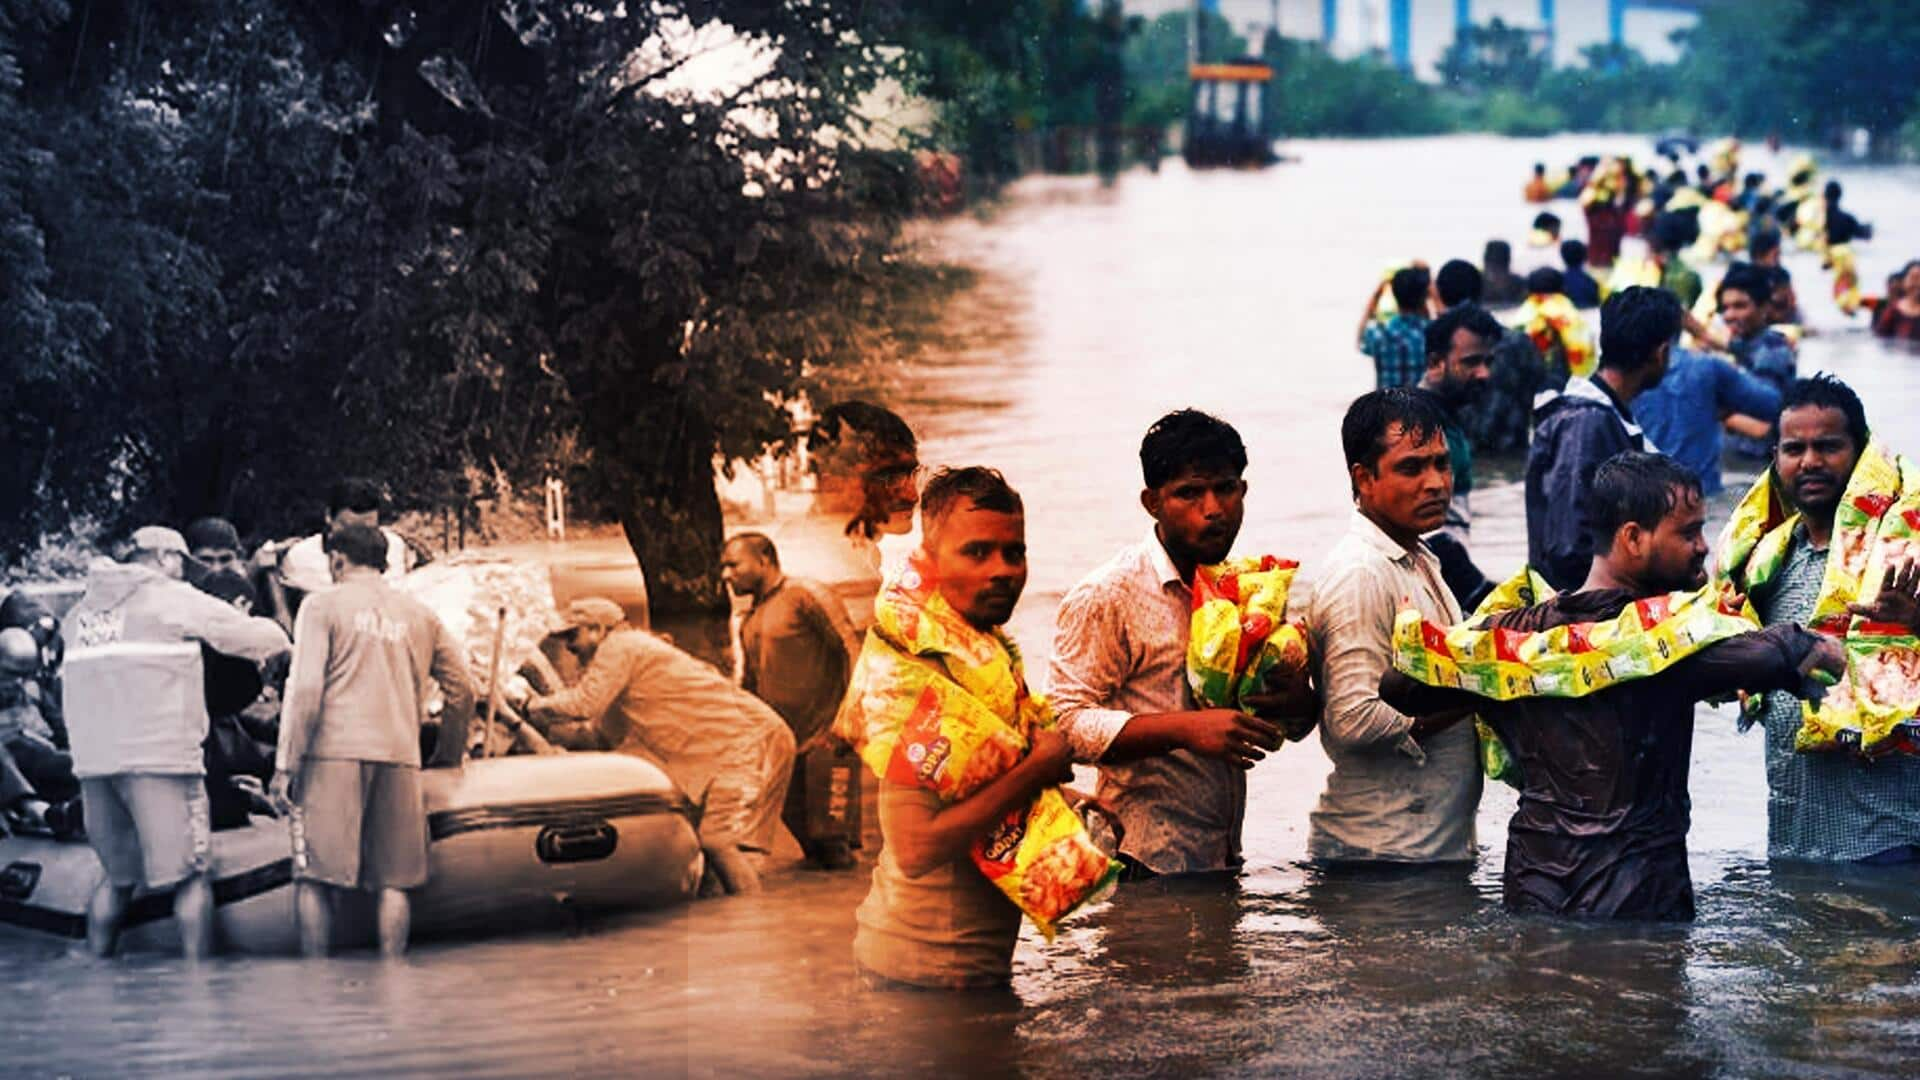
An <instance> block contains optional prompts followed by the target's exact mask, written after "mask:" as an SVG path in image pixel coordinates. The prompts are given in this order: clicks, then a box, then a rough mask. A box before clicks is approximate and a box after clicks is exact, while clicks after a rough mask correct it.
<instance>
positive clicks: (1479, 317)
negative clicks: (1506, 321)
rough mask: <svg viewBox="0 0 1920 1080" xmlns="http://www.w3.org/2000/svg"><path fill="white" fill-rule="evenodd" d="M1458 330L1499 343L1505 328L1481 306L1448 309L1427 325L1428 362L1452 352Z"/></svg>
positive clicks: (1464, 305) (1466, 305)
mask: <svg viewBox="0 0 1920 1080" xmlns="http://www.w3.org/2000/svg"><path fill="white" fill-rule="evenodd" d="M1457 330H1467V331H1471V332H1472V334H1473V336H1474V337H1477V338H1483V339H1485V340H1487V341H1499V340H1500V335H1501V333H1503V331H1504V328H1503V327H1501V325H1500V320H1499V319H1496V318H1494V317H1493V315H1492V314H1491V313H1489V312H1488V311H1487V309H1486V308H1483V307H1481V306H1480V305H1479V304H1461V305H1460V306H1459V307H1456V308H1448V309H1447V311H1446V313H1445V314H1443V315H1441V316H1440V317H1439V318H1437V319H1435V320H1433V321H1432V322H1430V323H1428V324H1427V360H1428V362H1432V361H1434V360H1437V359H1441V358H1443V357H1445V356H1446V355H1447V353H1448V352H1450V351H1452V349H1453V335H1454V332H1455V331H1457Z"/></svg>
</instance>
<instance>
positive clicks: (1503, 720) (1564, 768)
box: [1380, 451, 1845, 919]
mask: <svg viewBox="0 0 1920 1080" xmlns="http://www.w3.org/2000/svg"><path fill="white" fill-rule="evenodd" d="M1587 517H1588V520H1590V521H1591V522H1592V523H1593V529H1594V537H1593V544H1594V551H1595V556H1594V560H1593V565H1592V567H1591V568H1590V569H1589V570H1588V572H1587V578H1586V581H1585V582H1583V583H1582V584H1581V586H1580V588H1579V589H1577V590H1573V591H1570V592H1563V593H1560V594H1558V595H1555V596H1550V597H1547V598H1545V599H1544V600H1543V601H1542V602H1540V603H1538V604H1535V605H1533V606H1532V607H1527V608H1522V609H1519V610H1516V611H1503V612H1499V613H1497V614H1494V615H1492V616H1489V617H1488V618H1487V619H1486V620H1485V625H1487V626H1490V627H1497V628H1500V629H1506V630H1517V631H1527V632H1532V631H1540V630H1546V629H1549V628H1551V627H1555V626H1563V625H1566V624H1569V623H1588V622H1596V621H1600V620H1604V619H1612V618H1615V617H1616V616H1618V615H1619V614H1620V612H1621V611H1623V610H1625V608H1626V607H1627V605H1629V604H1632V603H1634V602H1635V601H1638V600H1643V599H1645V598H1647V597H1650V596H1659V595H1662V594H1665V593H1669V592H1673V591H1675V590H1680V589H1691V588H1697V587H1699V586H1700V585H1702V584H1705V582H1706V577H1707V575H1706V562H1707V550H1708V549H1707V541H1706V536H1705V531H1704V530H1705V526H1706V505H1705V502H1704V500H1703V499H1702V497H1701V494H1700V481H1699V479H1698V478H1697V477H1696V476H1694V475H1693V473H1692V472H1690V471H1689V470H1688V469H1687V468H1686V467H1684V466H1682V465H1680V464H1679V463H1678V462H1675V461H1674V460H1673V459H1672V458H1669V457H1666V456H1664V455H1661V454H1642V453H1634V452H1631V451H1629V452H1628V453H1624V454H1621V455H1619V456H1617V457H1614V458H1612V459H1611V460H1609V461H1607V462H1606V463H1605V464H1603V465H1601V466H1600V468H1599V469H1598V470H1596V471H1595V472H1594V475H1593V490H1592V493H1591V494H1590V495H1589V496H1588V506H1587ZM1844 666H1845V659H1844V657H1843V656H1842V654H1841V650H1840V646H1839V642H1837V641H1834V640H1833V639H1832V638H1828V637H1824V636H1822V635H1819V634H1815V633H1813V632H1812V631H1810V630H1807V629H1805V628H1804V627H1800V626H1775V627H1771V628H1769V629H1766V630H1761V631H1756V632H1754V633H1749V634H1741V635H1738V636H1736V637H1731V638H1728V639H1726V640H1724V641H1720V642H1717V643H1715V644H1713V645H1710V646H1708V647H1706V648H1705V649H1702V650H1701V651H1700V652H1698V653H1695V654H1694V655H1693V656H1690V657H1688V658H1686V659H1684V660H1682V661H1680V662H1678V663H1676V664H1675V665H1673V666H1672V667H1670V668H1668V669H1667V670H1666V671H1664V672H1661V673H1660V674H1658V675H1653V676H1649V677H1647V678H1642V679H1635V680H1631V681H1627V682H1622V683H1618V684H1616V685H1614V686H1612V687H1609V688H1607V689H1605V690H1602V691H1600V692H1598V693H1595V694H1591V695H1589V696H1587V697H1583V698H1549V697H1533V698H1520V699H1517V700H1514V701H1504V702H1497V701H1492V700H1489V699H1485V698H1480V697H1477V696H1475V695H1473V694H1470V693H1467V692H1466V691H1462V690H1455V689H1452V688H1437V687H1429V686H1423V685H1421V684H1419V683H1416V682H1414V681H1413V680H1411V679H1409V678H1407V677H1406V676H1404V675H1401V674H1400V673H1399V672H1397V671H1395V672H1388V673H1387V675H1386V677H1385V678H1384V679H1383V680H1382V681H1381V690H1380V692H1381V696H1382V697H1383V698H1385V699H1386V700H1387V701H1388V702H1389V703H1390V704H1392V705H1393V706H1394V707H1396V708H1400V709H1405V710H1407V711H1409V712H1414V713H1435V712H1440V711H1442V710H1447V709H1456V708H1462V707H1470V708H1473V709H1475V710H1476V711H1477V712H1478V713H1479V715H1480V717H1481V718H1482V719H1484V720H1486V721H1487V722H1488V723H1489V724H1491V725H1492V726H1493V728H1494V730H1495V731H1497V732H1498V733H1499V735H1500V738H1501V740H1502V741H1503V742H1505V743H1506V746H1507V749H1508V751H1509V752H1510V753H1511V754H1512V755H1513V758H1514V760H1515V762H1516V763H1517V764H1518V765H1519V767H1520V772H1521V782H1520V805H1519V808H1518V809H1517V810H1515V811H1514V815H1513V822H1512V824H1511V825H1509V826H1508V829H1507V862H1506V870H1505V873H1504V875H1503V883H1502V884H1503V892H1504V894H1505V895H1504V898H1505V903H1506V906H1507V908H1508V909H1509V910H1511V911H1515V912H1535V913H1542V914H1550V915H1563V916H1573V917H1580V918H1607V919H1691V918H1693V881H1692V878H1691V877H1690V876H1689V875H1688V872H1687V844H1686V841H1687V828H1688V825H1689V823H1690V817H1689V803H1688V800H1687V770H1688V767H1689V764H1690V762H1691V756H1692V752H1693V705H1694V703H1695V702H1696V701H1700V700H1704V699H1706V698H1711V697H1717V696H1720V695H1724V694H1729V693H1732V692H1733V691H1735V690H1738V689H1755V690H1763V689H1764V690H1779V691H1783V692H1785V693H1787V694H1795V693H1804V692H1805V687H1806V685H1807V676H1808V675H1809V674H1810V673H1811V672H1812V671H1813V670H1814V669H1815V668H1820V669H1823V670H1826V671H1829V672H1838V671H1840V670H1842V668H1843V667H1844Z"/></svg>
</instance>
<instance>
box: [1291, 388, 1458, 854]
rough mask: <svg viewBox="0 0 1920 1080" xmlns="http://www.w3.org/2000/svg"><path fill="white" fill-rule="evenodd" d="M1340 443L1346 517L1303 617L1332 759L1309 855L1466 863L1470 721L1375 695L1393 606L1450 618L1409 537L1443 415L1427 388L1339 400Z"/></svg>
mask: <svg viewBox="0 0 1920 1080" xmlns="http://www.w3.org/2000/svg"><path fill="white" fill-rule="evenodd" d="M1340 439H1341V443H1342V444H1343V446H1344V447H1345V450H1346V458H1347V473H1348V476H1349V478H1350V479H1351V481H1352V484H1353V495H1354V515H1353V519H1352V522H1351V523H1350V524H1349V526H1348V530H1347V535H1346V536H1345V537H1344V538H1342V539H1341V540H1340V542H1339V543H1337V544H1335V545H1334V547H1333V550H1332V551H1331V552H1329V553H1328V554H1327V555H1326V557H1325V558H1324V559H1323V560H1322V561H1321V562H1320V563H1319V566H1320V569H1321V575H1322V576H1321V577H1320V578H1319V580H1318V581H1316V582H1315V585H1314V590H1313V600H1312V602H1311V604H1310V605H1309V608H1308V614H1307V623H1308V626H1309V627H1310V628H1311V630H1310V632H1311V633H1312V635H1313V638H1314V646H1315V648H1314V655H1315V662H1316V664H1317V665H1318V669H1319V685H1320V691H1321V694H1322V699H1323V702H1324V704H1323V706H1322V710H1321V714H1320V741H1321V745H1322V746H1323V747H1324V748H1325V749H1326V752H1327V757H1328V758H1330V759H1332V761H1333V772H1332V773H1330V774H1329V775H1328V777H1327V787H1326V790H1325V791H1324V792H1323V793H1322V794H1321V796H1320V805H1319V807H1318V808H1317V809H1316V810H1314V812H1313V815H1312V818H1311V828H1310V830H1309V832H1308V836H1307V851H1308V853H1309V854H1310V855H1311V856H1312V857H1313V858H1315V859H1317V860H1321V861H1325V862H1399V863H1428V862H1466V861H1471V860H1472V858H1473V851H1474V836H1473V818H1474V811H1475V808H1476V807H1477V806H1478V805H1479V802H1480V764H1479V758H1478V753H1477V749H1476V746H1475V741H1474V732H1473V728H1472V726H1470V725H1466V724H1461V723H1459V721H1460V720H1462V719H1464V717H1465V715H1466V713H1465V712H1464V711H1455V712H1450V713H1445V714H1441V715H1437V716H1430V717H1421V718H1417V719H1416V718H1414V717H1411V716H1406V715H1403V714H1401V713H1399V712H1396V711H1394V710H1393V709H1392V708H1390V707H1388V706H1387V705H1386V704H1385V703H1384V702H1382V701H1381V700H1380V677H1381V676H1382V675H1383V674H1385V673H1386V671H1387V669H1388V668H1389V666H1390V661H1391V657H1392V637H1393V620H1394V616H1395V615H1396V614H1397V613H1398V612H1399V610H1400V609H1401V608H1403V607H1408V606H1412V607H1417V608H1419V609H1420V613H1421V614H1422V615H1424V616H1426V617H1427V618H1428V619H1430V620H1432V621H1433V622H1435V623H1439V624H1441V625H1448V624H1451V623H1456V622H1459V621H1460V619H1461V613H1460V607H1459V605H1458V603H1456V602H1455V600H1454V597H1453V593H1452V591H1451V590H1449V589H1448V588H1447V586H1446V583H1445V581H1444V580H1443V579H1442V578H1441V573H1440V560H1439V559H1438V558H1436V557H1435V556H1434V554H1433V552H1432V551H1431V550H1429V549H1428V548H1427V546H1426V545H1425V544H1423V543H1422V542H1421V540H1420V537H1421V536H1422V535H1423V534H1425V533H1429V532H1432V531H1433V530H1435V529H1438V528H1439V527H1440V526H1441V524H1442V523H1443V522H1445V520H1446V516H1447V505H1448V501H1449V500H1450V499H1451V497H1452V494H1453V471H1452V463H1451V459H1450V457H1449V455H1448V452H1447V437H1446V414H1445V412H1444V410H1443V408H1442V406H1441V404H1440V402H1439V399H1437V398H1436V397H1434V396H1433V395H1432V394H1430V393H1428V392H1427V391H1424V390H1418V389H1414V388H1407V387H1403V388H1396V389H1390V390H1376V391H1374V392H1373V393H1370V394H1365V395H1362V396H1361V397H1360V398H1359V399H1357V400H1356V401H1354V403H1353V404H1352V406H1350V407H1349V408H1348V410H1347V415H1346V419H1345V421H1344V422H1343V423H1342V424H1341V428H1340Z"/></svg>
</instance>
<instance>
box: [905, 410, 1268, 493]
mask: <svg viewBox="0 0 1920 1080" xmlns="http://www.w3.org/2000/svg"><path fill="white" fill-rule="evenodd" d="M1188 469H1197V470H1200V471H1203V472H1230V473H1232V474H1233V475H1235V476H1239V475H1240V474H1241V473H1243V472H1246V471H1247V447H1246V444H1245V443H1243V442H1241V441H1240V433H1239V432H1237V431H1235V430H1233V425H1232V424H1229V423H1227V422H1226V421H1225V420H1222V419H1220V418H1219V417H1217V416H1211V415H1208V414H1207V413H1203V412H1201V411H1200V410H1198V409H1178V410H1176V411H1174V412H1170V413H1168V414H1167V415H1165V416H1163V417H1161V418H1160V419H1158V420H1155V421H1154V422H1153V426H1152V427H1150V428H1148V429H1147V434H1146V437H1145V438H1143V439H1141V440H1140V476H1141V479H1142V480H1144V481H1145V482H1146V485H1147V486H1148V487H1150V488H1157V487H1159V486H1160V485H1162V484H1165V483H1167V482H1168V481H1171V480H1174V479H1176V478H1178V477H1179V476H1180V474H1181V473H1184V472H1186V471H1187V470H1188ZM925 498H926V497H925V496H924V495H923V496H921V499H922V501H923V502H924V501H925Z"/></svg>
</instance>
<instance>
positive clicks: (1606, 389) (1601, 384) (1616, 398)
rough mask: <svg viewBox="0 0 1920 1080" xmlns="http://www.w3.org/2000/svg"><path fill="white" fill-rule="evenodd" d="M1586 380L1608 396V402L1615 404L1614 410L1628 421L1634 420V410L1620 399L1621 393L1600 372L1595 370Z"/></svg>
mask: <svg viewBox="0 0 1920 1080" xmlns="http://www.w3.org/2000/svg"><path fill="white" fill-rule="evenodd" d="M1586 381H1587V384H1588V385H1590V386H1592V387H1593V388H1594V389H1596V390H1598V391H1600V393H1602V394H1603V395H1605V396H1606V399H1607V404H1609V405H1611V406H1613V411H1614V412H1617V413H1619V414H1620V415H1621V417H1622V418H1624V419H1625V420H1626V421H1627V422H1628V423H1632V422H1633V410H1632V409H1630V408H1628V407H1627V403H1626V402H1624V401H1621V400H1620V395H1619V394H1616V393H1614V390H1613V385H1612V384H1611V383H1609V382H1607V380H1605V379H1603V378H1601V377H1600V374H1599V372H1595V373H1594V374H1593V376H1592V377H1591V378H1589V379H1587V380H1586Z"/></svg>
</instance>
